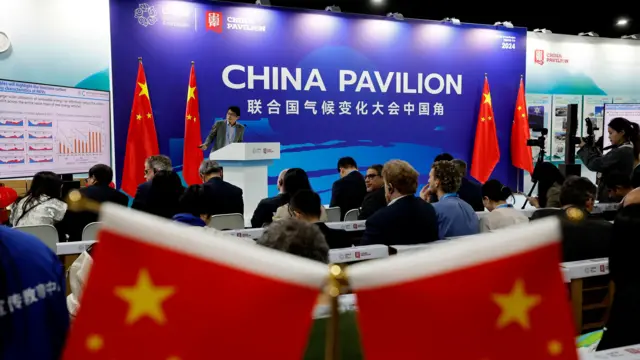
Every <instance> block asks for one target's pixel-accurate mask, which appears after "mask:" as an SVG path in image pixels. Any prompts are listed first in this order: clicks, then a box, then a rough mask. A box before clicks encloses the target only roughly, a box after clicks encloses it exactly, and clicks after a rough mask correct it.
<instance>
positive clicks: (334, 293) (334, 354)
mask: <svg viewBox="0 0 640 360" xmlns="http://www.w3.org/2000/svg"><path fill="white" fill-rule="evenodd" d="M345 278H346V277H345V273H344V270H342V268H341V267H340V265H336V264H330V265H329V284H328V286H327V292H328V295H329V299H330V300H329V306H330V308H331V317H330V318H329V321H328V322H327V329H326V330H327V331H326V338H325V349H324V359H325V360H338V359H339V358H340V344H339V343H338V333H339V328H340V321H339V318H340V311H339V309H338V296H340V290H341V287H342V283H343V282H344V280H345Z"/></svg>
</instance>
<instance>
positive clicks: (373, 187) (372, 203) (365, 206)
mask: <svg viewBox="0 0 640 360" xmlns="http://www.w3.org/2000/svg"><path fill="white" fill-rule="evenodd" d="M364 181H365V184H366V185H367V196H365V197H364V200H363V201H362V206H361V207H360V214H358V220H367V218H369V216H371V215H373V214H374V213H375V212H376V211H378V210H380V209H382V208H384V207H385V206H387V199H386V198H385V196H384V181H383V180H382V165H380V164H376V165H371V166H369V168H368V169H367V175H365V177H364Z"/></svg>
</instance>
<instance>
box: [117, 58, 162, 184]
mask: <svg viewBox="0 0 640 360" xmlns="http://www.w3.org/2000/svg"><path fill="white" fill-rule="evenodd" d="M159 153H160V149H159V147H158V136H157V134H156V125H155V123H154V121H153V111H151V99H150V98H149V88H148V87H147V77H146V76H145V74H144V68H143V67H142V59H141V58H140V59H139V63H138V77H137V79H136V90H135V93H134V94H133V106H132V107H131V118H130V119H129V132H128V133H127V147H126V148H125V150H124V168H123V169H122V191H124V192H125V193H126V194H128V195H129V196H135V194H136V190H137V188H138V185H140V184H142V183H143V182H144V181H145V180H144V161H145V160H146V159H147V158H148V157H149V156H151V155H158V154H159Z"/></svg>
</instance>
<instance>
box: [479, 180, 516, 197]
mask: <svg viewBox="0 0 640 360" xmlns="http://www.w3.org/2000/svg"><path fill="white" fill-rule="evenodd" d="M482 196H486V197H487V198H489V200H492V201H506V200H507V199H508V198H509V197H513V192H512V191H511V189H510V188H509V187H508V186H506V185H502V183H501V182H500V181H498V180H496V179H491V180H489V181H487V182H486V183H484V184H483V185H482Z"/></svg>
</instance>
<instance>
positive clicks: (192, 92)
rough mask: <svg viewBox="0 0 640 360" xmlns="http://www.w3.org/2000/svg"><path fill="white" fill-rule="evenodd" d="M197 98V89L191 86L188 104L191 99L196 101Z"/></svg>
mask: <svg viewBox="0 0 640 360" xmlns="http://www.w3.org/2000/svg"><path fill="white" fill-rule="evenodd" d="M195 98H196V87H195V86H194V87H191V86H189V94H188V95H187V102H189V100H190V99H195Z"/></svg>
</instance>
